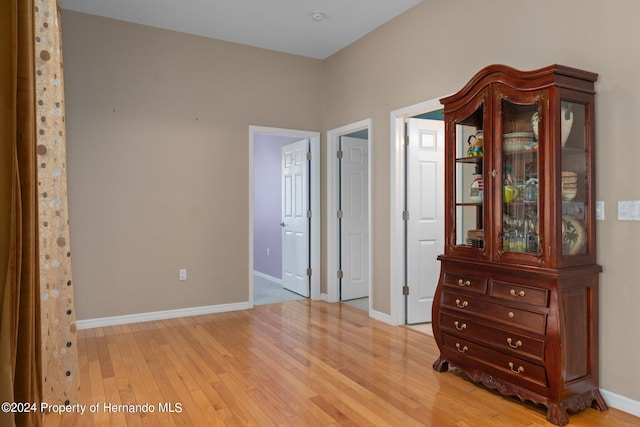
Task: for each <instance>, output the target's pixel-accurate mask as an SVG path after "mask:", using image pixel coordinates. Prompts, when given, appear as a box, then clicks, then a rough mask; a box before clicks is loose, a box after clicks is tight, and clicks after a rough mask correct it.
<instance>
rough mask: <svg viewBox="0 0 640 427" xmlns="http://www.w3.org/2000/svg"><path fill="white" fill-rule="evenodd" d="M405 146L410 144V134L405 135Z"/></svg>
mask: <svg viewBox="0 0 640 427" xmlns="http://www.w3.org/2000/svg"><path fill="white" fill-rule="evenodd" d="M404 146H405V147H408V146H409V135H405V136H404Z"/></svg>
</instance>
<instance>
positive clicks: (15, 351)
mask: <svg viewBox="0 0 640 427" xmlns="http://www.w3.org/2000/svg"><path fill="white" fill-rule="evenodd" d="M2 4H3V6H2V7H3V10H2V13H1V15H2V16H3V18H2V19H3V22H2V25H1V27H2V28H3V35H2V37H1V39H2V40H3V42H2V57H3V61H2V64H3V66H2V74H1V76H2V77H1V79H2V85H1V89H0V90H1V91H2V118H1V119H0V120H2V126H0V129H2V148H1V150H2V194H3V197H2V225H1V226H2V236H3V237H2V240H1V242H2V249H1V251H2V258H1V259H2V264H0V265H2V270H0V272H1V273H2V276H0V285H1V286H2V287H1V290H2V292H1V293H0V297H1V298H2V300H1V301H2V303H1V305H0V309H1V319H2V324H1V325H0V364H1V365H0V366H1V369H2V371H1V375H2V378H1V379H0V384H1V385H0V394H1V398H0V400H2V401H3V402H5V401H6V402H30V403H36V404H38V403H39V402H40V401H41V398H42V369H41V367H42V363H41V353H40V348H41V346H40V340H41V336H40V288H39V283H40V282H39V262H38V257H39V254H38V241H39V237H38V196H37V187H38V186H37V169H36V154H35V153H36V132H35V107H34V105H35V102H34V98H35V82H34V77H35V74H34V50H33V40H34V34H33V31H34V29H33V18H34V17H33V3H32V2H31V1H20V0H11V1H8V2H2ZM0 416H1V417H2V418H0V420H1V421H2V425H8V426H11V425H14V424H15V425H18V426H38V425H41V423H42V415H41V414H40V413H38V412H16V413H13V412H5V411H2V412H0Z"/></svg>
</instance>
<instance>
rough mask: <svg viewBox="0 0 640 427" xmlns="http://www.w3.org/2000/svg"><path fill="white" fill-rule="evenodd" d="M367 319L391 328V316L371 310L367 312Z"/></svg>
mask: <svg viewBox="0 0 640 427" xmlns="http://www.w3.org/2000/svg"><path fill="white" fill-rule="evenodd" d="M369 317H371V318H372V319H376V320H379V321H381V322H384V323H386V324H388V325H392V326H393V323H392V322H391V315H389V314H386V313H382V312H381V311H376V310H373V309H371V311H369Z"/></svg>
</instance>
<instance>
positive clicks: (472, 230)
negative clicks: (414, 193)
mask: <svg viewBox="0 0 640 427" xmlns="http://www.w3.org/2000/svg"><path fill="white" fill-rule="evenodd" d="M483 112H484V105H481V106H480V107H479V108H478V109H477V110H476V111H475V112H474V113H473V114H471V115H470V116H468V117H466V118H464V119H463V120H460V121H456V123H455V138H456V157H455V174H456V176H455V182H456V188H455V230H456V232H455V239H456V241H455V244H456V246H467V247H470V248H480V249H482V248H484V247H485V235H484V224H483V221H484V217H483V214H484V209H483V207H484V201H485V200H484V177H483V164H484V149H485V147H484V135H483V129H482V123H483V118H484V114H483Z"/></svg>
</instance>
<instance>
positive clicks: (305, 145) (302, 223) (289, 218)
mask: <svg viewBox="0 0 640 427" xmlns="http://www.w3.org/2000/svg"><path fill="white" fill-rule="evenodd" d="M308 152H309V140H307V139H303V140H300V141H298V142H294V143H293V144H289V145H285V146H284V147H282V222H281V223H280V225H282V230H283V233H282V286H283V287H284V288H285V289H288V290H290V291H292V292H295V293H297V294H300V295H302V296H305V297H309V277H308V276H307V268H309V218H308V217H307V210H308V209H309V208H308V206H309V203H308V200H309V198H308V185H309V183H308V176H309V174H308V172H309V161H308V160H307V153H308Z"/></svg>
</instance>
